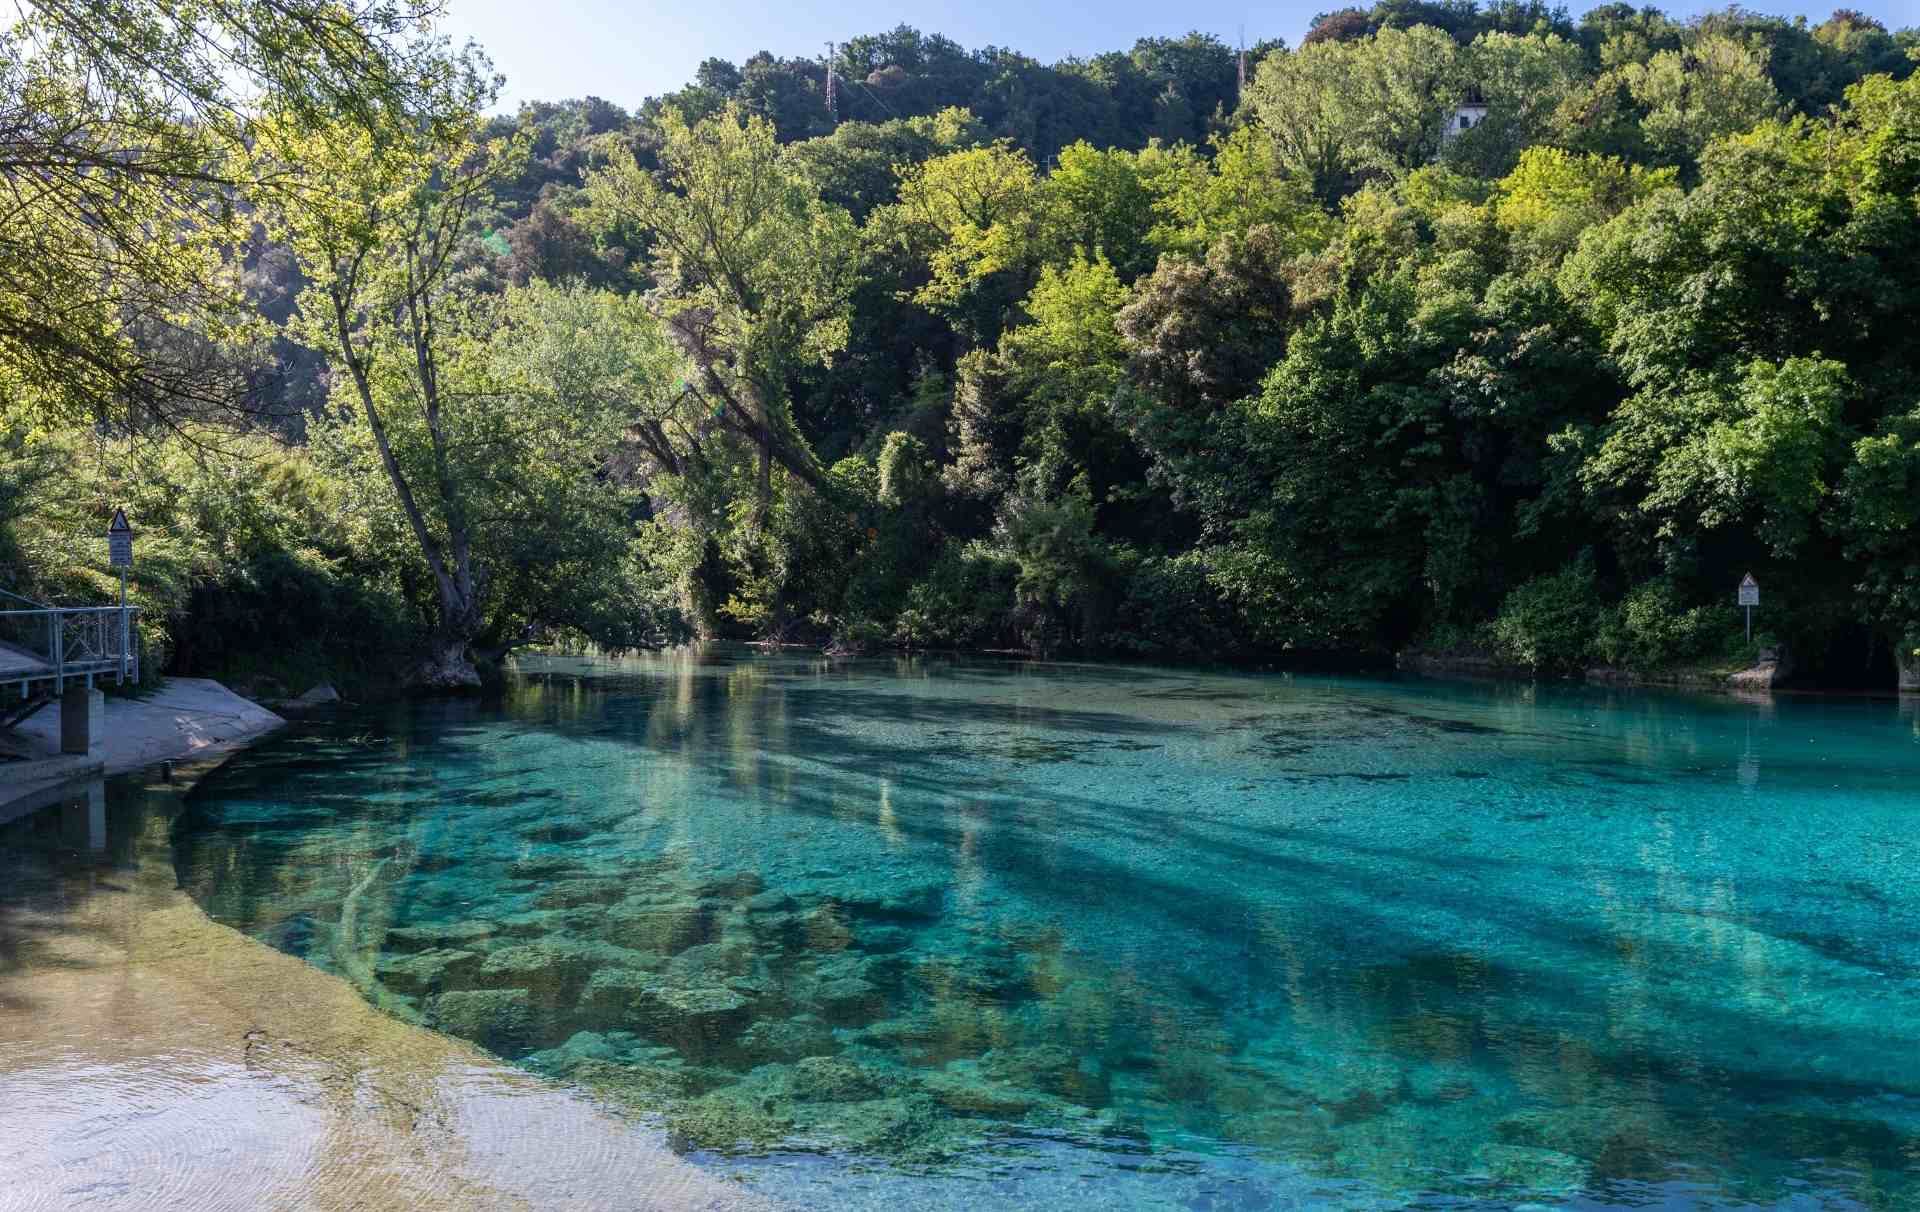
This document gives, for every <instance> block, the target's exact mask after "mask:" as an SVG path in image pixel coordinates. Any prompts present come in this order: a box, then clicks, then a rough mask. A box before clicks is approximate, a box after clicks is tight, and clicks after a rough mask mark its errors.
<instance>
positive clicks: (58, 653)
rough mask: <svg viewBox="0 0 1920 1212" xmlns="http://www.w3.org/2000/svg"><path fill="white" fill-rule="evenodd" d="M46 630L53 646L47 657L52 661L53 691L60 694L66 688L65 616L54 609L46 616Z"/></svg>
mask: <svg viewBox="0 0 1920 1212" xmlns="http://www.w3.org/2000/svg"><path fill="white" fill-rule="evenodd" d="M47 630H48V633H49V634H50V635H52V637H53V648H52V650H51V651H50V652H49V653H48V654H47V659H48V660H49V661H51V662H53V692H54V693H55V694H62V693H64V692H65V691H66V689H67V676H66V673H67V625H66V622H65V616H64V615H62V614H61V613H60V612H59V611H57V610H56V611H54V612H53V613H51V614H49V615H48V616H47Z"/></svg>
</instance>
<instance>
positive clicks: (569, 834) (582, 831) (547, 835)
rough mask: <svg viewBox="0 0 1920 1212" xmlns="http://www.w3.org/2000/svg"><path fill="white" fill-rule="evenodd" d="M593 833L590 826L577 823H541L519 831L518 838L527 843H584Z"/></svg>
mask: <svg viewBox="0 0 1920 1212" xmlns="http://www.w3.org/2000/svg"><path fill="white" fill-rule="evenodd" d="M594 832H595V831H594V829H593V828H592V826H589V825H583V824H580V823H579V822H577V821H542V822H540V823H539V824H538V825H529V826H527V827H526V828H525V829H522V830H520V837H521V839H522V840H524V841H529V842H584V841H585V840H587V839H588V838H590V837H592V836H593V835H594Z"/></svg>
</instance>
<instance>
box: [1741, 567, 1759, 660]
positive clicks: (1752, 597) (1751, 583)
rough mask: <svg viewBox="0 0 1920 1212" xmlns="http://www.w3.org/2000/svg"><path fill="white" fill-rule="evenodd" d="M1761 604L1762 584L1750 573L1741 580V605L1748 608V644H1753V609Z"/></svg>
mask: <svg viewBox="0 0 1920 1212" xmlns="http://www.w3.org/2000/svg"><path fill="white" fill-rule="evenodd" d="M1759 604H1760V582H1758V581H1756V580H1754V579H1753V574H1752V573H1748V574H1747V575H1746V576H1744V577H1741V578H1740V605H1742V606H1745V607H1746V608H1747V642H1748V643H1749V644H1751V643H1752V642H1753V608H1754V607H1755V606H1758V605H1759Z"/></svg>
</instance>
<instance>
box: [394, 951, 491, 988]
mask: <svg viewBox="0 0 1920 1212" xmlns="http://www.w3.org/2000/svg"><path fill="white" fill-rule="evenodd" d="M479 967H480V953H479V952H477V951H454V950H450V949H448V948H445V947H436V948H434V949H433V950H431V951H417V952H414V953H413V954H411V955H404V954H403V955H392V956H387V957H385V958H383V959H382V960H380V962H379V963H377V964H376V965H374V970H373V971H374V975H375V976H376V977H378V978H379V980H380V983H381V984H383V985H385V986H386V987H387V988H389V989H392V990H394V991H396V992H398V993H412V994H427V993H435V992H438V991H439V990H440V989H442V988H443V987H445V986H446V985H448V984H459V983H462V982H464V981H466V980H467V979H468V978H470V977H472V975H473V974H474V973H475V972H476V971H478V970H479Z"/></svg>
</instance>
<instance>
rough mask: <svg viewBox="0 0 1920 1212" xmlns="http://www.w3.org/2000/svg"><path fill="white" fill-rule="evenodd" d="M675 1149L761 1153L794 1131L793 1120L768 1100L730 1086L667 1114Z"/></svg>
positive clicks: (767, 1097)
mask: <svg viewBox="0 0 1920 1212" xmlns="http://www.w3.org/2000/svg"><path fill="white" fill-rule="evenodd" d="M666 1121H667V1137H668V1140H669V1141H671V1142H672V1144H673V1146H674V1148H676V1149H679V1150H682V1151H685V1150H691V1149H713V1150H717V1151H720V1152H735V1151H739V1150H743V1149H745V1150H751V1149H764V1148H766V1147H767V1146H769V1145H772V1144H775V1143H776V1142H778V1141H780V1140H781V1139H782V1138H784V1137H785V1136H786V1135H787V1134H788V1133H789V1132H790V1131H792V1129H793V1119H792V1117H790V1116H789V1115H787V1114H786V1113H785V1112H783V1111H781V1110H780V1109H779V1106H778V1104H777V1103H776V1102H775V1101H774V1100H773V1099H772V1098H771V1097H769V1096H766V1095H761V1094H756V1093H755V1092H753V1091H750V1090H745V1089H742V1088H741V1087H739V1086H729V1087H726V1088H724V1089H721V1090H715V1091H713V1092H711V1093H709V1094H704V1095H702V1096H700V1097H699V1098H695V1099H689V1100H687V1101H686V1102H683V1103H681V1104H680V1105H678V1106H676V1107H674V1108H672V1109H671V1110H669V1111H668V1112H667V1115H666Z"/></svg>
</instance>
